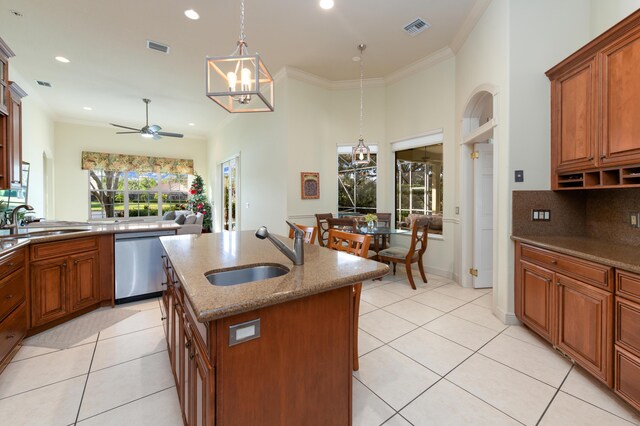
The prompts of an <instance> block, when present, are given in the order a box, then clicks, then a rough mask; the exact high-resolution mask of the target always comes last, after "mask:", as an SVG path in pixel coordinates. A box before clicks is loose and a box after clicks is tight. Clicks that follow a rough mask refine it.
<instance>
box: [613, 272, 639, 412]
mask: <svg viewBox="0 0 640 426" xmlns="http://www.w3.org/2000/svg"><path fill="white" fill-rule="evenodd" d="M615 336H616V342H615V355H614V361H615V366H614V369H615V380H614V391H615V392H616V393H617V394H618V395H619V396H620V397H621V398H623V399H624V400H625V401H627V402H628V403H629V404H631V405H633V406H634V407H635V408H636V409H638V410H640V275H638V274H633V273H631V272H627V271H620V270H618V271H616V313H615Z"/></svg>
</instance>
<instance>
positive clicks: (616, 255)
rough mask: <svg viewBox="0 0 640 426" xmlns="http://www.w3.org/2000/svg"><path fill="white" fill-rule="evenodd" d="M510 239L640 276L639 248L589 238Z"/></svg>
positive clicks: (536, 236) (517, 236)
mask: <svg viewBox="0 0 640 426" xmlns="http://www.w3.org/2000/svg"><path fill="white" fill-rule="evenodd" d="M511 238H512V239H513V240H516V241H520V242H523V243H528V244H533V245H536V246H538V247H542V248H546V249H549V250H554V251H557V252H559V253H564V254H568V255H571V256H575V257H578V258H581V259H585V260H590V261H592V262H597V263H601V264H603V265H607V266H612V267H614V268H620V269H624V270H626V271H630V272H635V273H638V274H640V247H638V246H631V245H625V244H616V243H612V242H607V241H601V240H599V239H595V238H589V237H562V236H539V235H513V236H512V237H511Z"/></svg>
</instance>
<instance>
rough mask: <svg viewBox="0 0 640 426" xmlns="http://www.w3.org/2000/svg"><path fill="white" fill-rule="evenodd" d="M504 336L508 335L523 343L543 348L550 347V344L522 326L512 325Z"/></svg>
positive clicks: (505, 331)
mask: <svg viewBox="0 0 640 426" xmlns="http://www.w3.org/2000/svg"><path fill="white" fill-rule="evenodd" d="M502 334H506V335H507V336H510V337H513V338H515V339H518V340H522V341H523V342H527V343H529V344H532V345H536V346H540V347H541V348H548V347H549V342H547V341H546V340H544V339H543V338H542V337H540V336H538V335H537V334H536V333H534V332H533V331H531V330H529V329H528V328H527V327H525V326H522V325H510V326H509V327H507V329H506V330H504V331H503V332H502Z"/></svg>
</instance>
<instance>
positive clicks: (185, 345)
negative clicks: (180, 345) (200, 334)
mask: <svg viewBox="0 0 640 426" xmlns="http://www.w3.org/2000/svg"><path fill="white" fill-rule="evenodd" d="M184 347H185V348H188V347H191V340H187V342H186V343H185V344H184Z"/></svg>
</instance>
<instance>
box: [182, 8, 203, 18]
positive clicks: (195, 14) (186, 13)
mask: <svg viewBox="0 0 640 426" xmlns="http://www.w3.org/2000/svg"><path fill="white" fill-rule="evenodd" d="M184 16H186V17H187V18H189V19H193V20H194V21H195V20H196V19H200V15H198V12H196V11H195V10H193V9H189V10H185V11H184Z"/></svg>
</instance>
